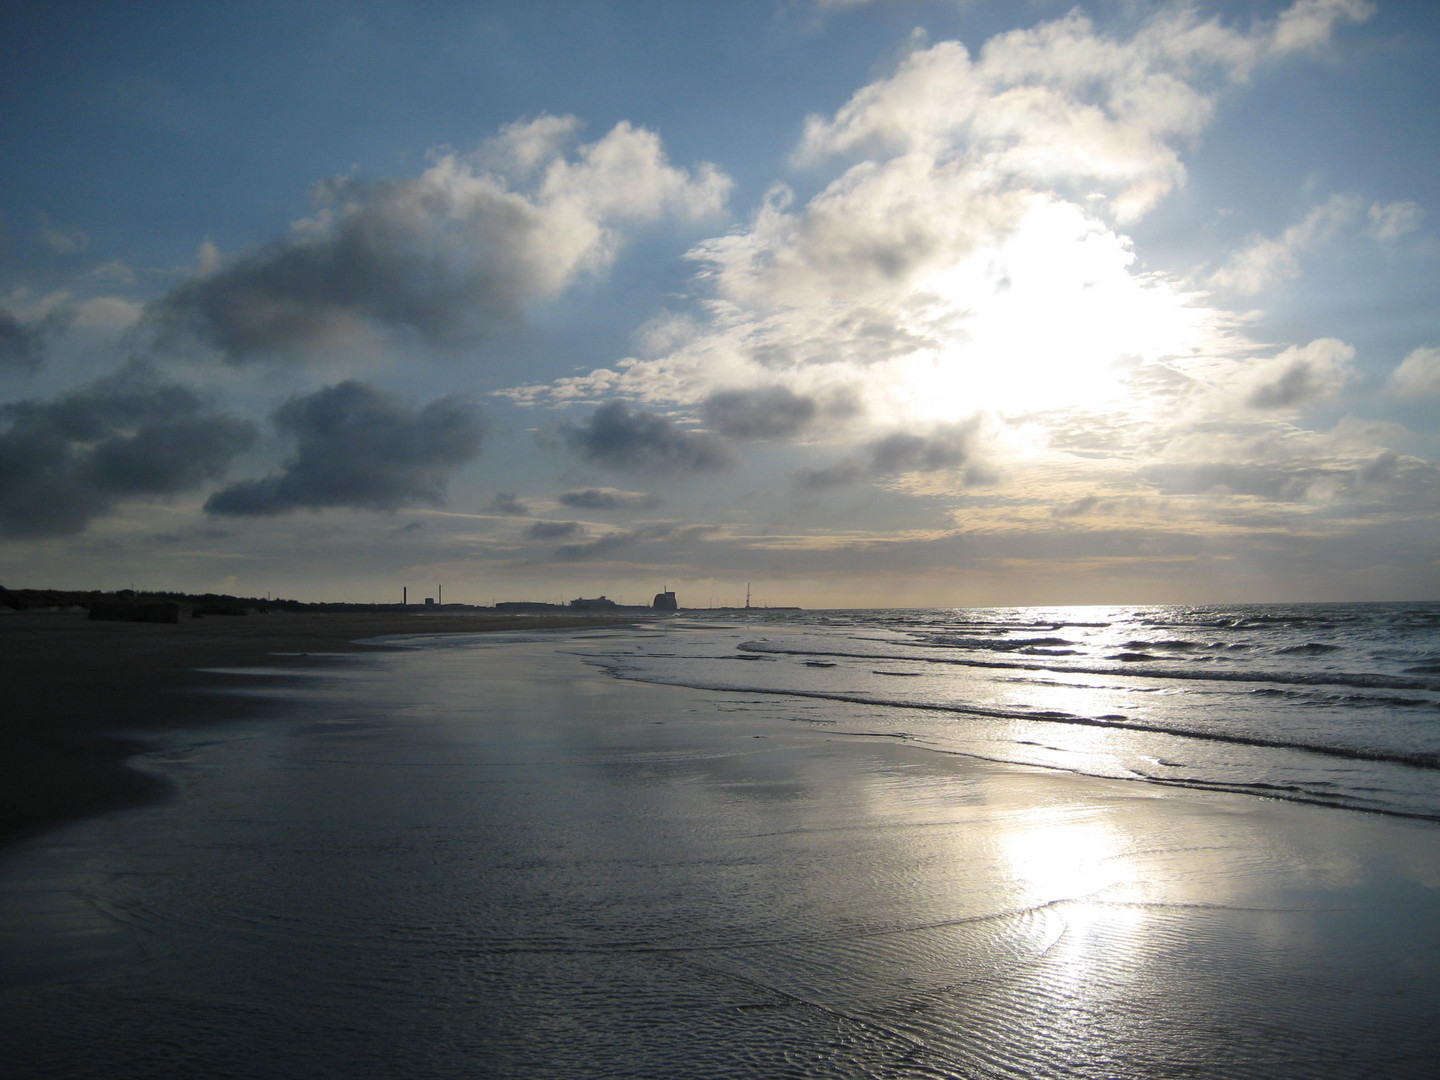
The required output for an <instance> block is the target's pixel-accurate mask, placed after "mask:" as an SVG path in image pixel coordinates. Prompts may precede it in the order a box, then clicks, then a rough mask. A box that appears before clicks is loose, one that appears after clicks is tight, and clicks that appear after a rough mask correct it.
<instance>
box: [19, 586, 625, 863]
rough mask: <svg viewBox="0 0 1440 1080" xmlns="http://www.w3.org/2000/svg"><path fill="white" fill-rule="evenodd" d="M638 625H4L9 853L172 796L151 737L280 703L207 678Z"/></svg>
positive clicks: (590, 620) (561, 619) (215, 621)
mask: <svg viewBox="0 0 1440 1080" xmlns="http://www.w3.org/2000/svg"><path fill="white" fill-rule="evenodd" d="M635 621H636V616H634V615H629V616H627V617H625V618H623V619H622V618H616V617H613V616H603V615H540V616H536V615H430V614H422V613H419V612H417V613H415V614H408V613H407V614H401V613H398V612H397V613H393V614H390V613H348V612H347V613H341V612H320V613H311V612H304V613H290V612H272V613H268V614H252V615H245V616H215V617H207V618H203V619H185V620H182V621H181V622H179V623H171V624H167V623H132V622H105V621H91V620H90V619H88V618H87V617H86V615H85V613H83V612H55V611H42V612H15V613H12V614H6V615H3V616H0V686H3V688H4V689H3V698H0V703H3V708H0V856H3V854H4V853H5V851H6V850H8V849H9V848H11V847H12V846H13V845H15V844H16V843H18V842H20V841H22V840H24V839H26V838H28V837H31V836H35V835H39V834H41V833H44V832H46V831H48V830H50V829H52V828H55V827H57V826H59V825H62V824H64V823H66V822H70V821H75V820H79V819H82V818H85V817H89V816H91V815H95V814H103V813H108V812H111V811H115V810H121V809H125V808H128V807H132V806H139V805H144V804H145V803H148V802H151V801H154V800H157V799H163V798H165V797H166V795H167V794H168V793H169V790H170V789H169V786H168V785H167V784H166V783H164V782H163V781H161V780H159V779H158V778H156V777H154V776H152V775H150V774H148V773H144V772H141V771H139V770H137V769H133V768H131V767H130V766H129V765H128V764H127V762H128V760H129V758H131V757H133V756H134V755H135V754H137V753H140V752H142V751H144V750H145V749H147V746H148V744H147V743H146V742H145V741H144V735H145V733H147V732H155V733H160V732H163V731H167V730H173V729H175V728H179V727H200V726H207V725H210V724H219V723H225V722H227V721H233V720H240V719H245V718H248V717H253V716H255V715H256V714H257V713H260V712H262V711H264V710H266V709H268V708H272V707H273V706H272V705H269V704H266V703H263V702H260V701H257V700H256V699H254V698H246V697H240V696H230V695H227V694H224V693H216V692H215V691H223V690H225V689H227V688H229V687H232V686H237V685H240V684H242V683H245V682H249V683H250V684H252V685H253V677H252V676H244V677H242V676H238V675H233V674H226V673H224V672H223V671H216V670H207V669H228V668H245V667H254V666H259V665H264V666H268V667H276V666H286V665H289V664H300V663H305V664H314V662H315V660H316V659H317V657H323V656H325V655H344V654H364V653H372V652H379V651H384V650H386V649H388V648H391V646H387V645H384V644H373V643H367V641H368V640H369V639H374V638H382V637H392V636H397V635H404V634H458V633H471V634H473V633H490V632H496V631H506V630H538V629H555V630H560V629H583V628H589V627H615V626H619V625H625V624H630V623H633V622H635Z"/></svg>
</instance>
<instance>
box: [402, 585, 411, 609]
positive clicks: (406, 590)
mask: <svg viewBox="0 0 1440 1080" xmlns="http://www.w3.org/2000/svg"><path fill="white" fill-rule="evenodd" d="M408 603H410V586H409V585H401V586H400V606H401V607H404V606H405V605H406V604H408Z"/></svg>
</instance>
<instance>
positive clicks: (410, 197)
mask: <svg viewBox="0 0 1440 1080" xmlns="http://www.w3.org/2000/svg"><path fill="white" fill-rule="evenodd" d="M577 126H578V125H577V123H576V122H575V121H574V120H573V119H570V118H556V117H540V118H539V119H536V120H534V121H531V122H529V123H526V124H515V125H511V126H509V127H507V128H505V129H504V130H503V131H502V132H501V134H500V135H499V136H497V137H496V138H495V139H493V140H491V141H490V142H489V143H487V144H486V145H485V146H484V147H482V148H481V150H480V151H478V152H477V153H476V154H474V155H471V156H469V157H465V156H461V155H458V154H453V153H446V154H442V155H439V156H438V157H437V158H436V159H435V161H434V164H433V165H432V166H431V167H430V168H429V169H427V170H426V171H425V172H424V173H423V174H422V175H420V176H419V177H416V178H413V179H408V180H382V181H375V182H366V181H362V180H359V179H356V178H353V177H338V178H336V179H333V180H331V181H328V182H326V183H324V184H321V185H319V186H318V188H317V193H316V202H317V208H316V212H315V213H314V214H313V215H312V216H311V217H308V218H305V219H303V220H301V221H298V222H296V223H295V224H294V225H293V226H292V227H291V229H290V231H289V233H288V234H287V235H286V236H284V237H283V238H280V239H277V240H275V241H274V242H272V243H270V244H269V245H267V246H265V247H262V248H260V249H258V250H255V251H250V252H247V253H244V254H241V255H239V256H237V257H235V258H233V259H231V260H229V261H223V260H222V261H218V265H214V266H202V268H201V270H200V272H198V273H196V274H195V275H194V276H193V277H191V278H190V279H189V280H187V281H186V282H184V283H183V284H181V285H180V286H178V287H177V288H175V289H174V290H172V291H171V292H170V293H169V294H168V295H167V296H165V297H163V298H162V299H161V300H159V301H158V302H157V303H156V304H154V305H153V306H152V309H151V311H150V317H151V320H152V323H153V324H154V326H155V327H156V329H157V332H158V335H159V339H160V341H161V342H162V344H165V345H168V346H169V347H181V346H183V345H185V344H186V343H188V342H190V341H192V340H199V341H201V342H204V343H205V344H208V345H210V346H212V347H214V348H215V349H217V350H219V352H220V353H221V355H222V356H223V357H224V358H225V359H226V360H228V361H231V362H236V363H239V362H245V361H250V360H257V359H269V358H277V357H279V358H291V359H296V358H303V357H304V356H306V354H307V353H308V352H309V351H311V350H313V349H324V348H328V347H335V346H343V345H346V344H350V343H353V342H354V341H355V340H357V338H362V337H363V336H364V335H366V334H367V333H369V332H372V331H374V330H377V329H379V330H388V331H399V332H404V333H409V334H413V335H415V336H417V337H418V338H419V339H421V340H422V341H424V342H426V343H428V344H432V345H442V346H444V345H454V344H457V343H460V342H465V341H470V340H473V339H477V338H483V337H485V336H486V335H487V334H488V333H490V332H492V331H493V330H495V329H496V328H497V327H500V326H504V325H507V324H513V323H515V322H516V321H517V320H519V319H521V318H522V317H523V314H524V311H525V309H526V305H527V304H528V303H529V302H531V301H533V300H536V299H538V298H542V297H546V296H551V295H554V294H556V293H558V292H559V291H560V290H562V289H563V288H564V287H565V286H566V285H567V284H568V283H570V282H571V281H572V280H574V279H575V278H576V276H577V275H580V274H584V273H588V272H597V271H600V270H603V269H604V268H605V267H607V266H609V265H610V264H611V263H612V262H613V261H614V259H615V257H616V255H617V253H618V251H619V249H620V247H621V246H622V243H623V240H624V236H625V231H626V230H627V229H632V228H634V227H636V226H639V225H643V224H645V223H649V222H654V221H658V220H660V219H662V218H667V217H668V218H678V219H689V220H695V219H702V218H704V217H707V216H710V215H713V214H714V213H716V212H717V211H718V210H720V209H721V208H722V207H723V205H724V202H725V199H726V198H727V195H728V191H729V187H730V181H729V179H728V178H727V177H725V176H724V175H723V174H722V173H720V172H719V171H718V170H716V169H715V168H714V167H713V166H710V165H702V166H700V167H698V168H697V169H695V170H694V171H693V172H692V171H690V170H686V169H681V168H677V167H675V166H673V165H671V164H670V163H669V161H668V160H667V159H666V156H665V153H664V150H663V148H662V146H661V143H660V139H659V137H658V136H657V135H655V134H654V133H653V132H650V131H646V130H644V129H642V128H636V127H633V126H632V125H630V124H628V123H623V122H622V123H620V124H617V125H616V126H615V127H614V128H613V129H611V131H610V132H609V133H607V134H606V135H605V136H603V137H602V138H600V139H599V140H597V141H596V142H593V143H587V144H583V145H580V146H578V147H574V148H573V149H572V143H573V141H574V139H573V136H574V133H575V130H576V127H577ZM206 261H207V262H215V261H216V260H206Z"/></svg>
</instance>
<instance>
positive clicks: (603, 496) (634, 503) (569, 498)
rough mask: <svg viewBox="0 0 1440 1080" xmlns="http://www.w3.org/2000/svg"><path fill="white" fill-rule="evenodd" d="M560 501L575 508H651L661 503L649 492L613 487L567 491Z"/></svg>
mask: <svg viewBox="0 0 1440 1080" xmlns="http://www.w3.org/2000/svg"><path fill="white" fill-rule="evenodd" d="M560 502H561V504H562V505H564V506H568V507H571V508H572V509H575V510H650V509H653V508H654V507H656V506H659V505H660V500H659V499H657V498H656V497H655V496H654V495H651V494H649V493H648V492H644V491H622V490H621V489H619V488H612V487H591V488H579V489H577V490H575V491H567V492H565V493H564V494H562V495H561V496H560Z"/></svg>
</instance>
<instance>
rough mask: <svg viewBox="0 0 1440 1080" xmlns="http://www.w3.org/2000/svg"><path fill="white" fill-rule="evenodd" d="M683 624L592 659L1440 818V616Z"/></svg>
mask: <svg viewBox="0 0 1440 1080" xmlns="http://www.w3.org/2000/svg"><path fill="white" fill-rule="evenodd" d="M681 628H683V632H681V633H669V634H656V635H653V636H650V637H648V638H642V639H640V640H637V641H635V642H633V643H630V642H627V643H626V644H625V645H623V646H621V647H615V648H610V649H594V650H587V651H586V655H587V657H588V658H589V659H590V660H591V662H593V663H597V664H600V665H601V666H603V667H604V668H605V669H606V670H607V671H609V672H610V673H611V674H612V675H614V676H616V677H618V678H624V679H635V680H640V681H646V682H659V683H670V684H674V685H681V686H690V687H696V688H700V689H707V690H724V691H730V692H733V693H736V694H741V695H764V696H766V697H779V698H785V699H789V700H790V701H791V702H793V708H794V709H795V712H796V715H797V717H799V716H808V717H809V718H810V719H812V720H815V721H816V722H818V723H825V722H826V721H827V717H828V714H829V712H830V711H832V710H828V709H827V703H846V704H848V705H852V706H861V707H863V712H862V713H860V714H858V716H859V718H862V719H863V722H864V723H865V724H866V725H867V726H868V728H869V729H871V730H873V731H875V732H876V733H881V734H884V735H887V736H890V737H893V738H896V739H903V740H906V741H909V742H911V743H913V744H915V745H917V746H924V747H927V748H930V749H933V750H936V751H943V752H948V753H957V754H965V755H970V756H974V757H980V758H987V759H991V760H996V761H1006V762H1014V763H1017V764H1023V765H1033V766H1041V767H1044V768H1049V769H1060V770H1065V771H1069V772H1075V773H1081V774H1085V775H1090V776H1103V777H1113V778H1118V779H1124V780H1134V781H1140V782H1144V783H1147V784H1162V785H1172V786H1180V787H1192V788H1210V789H1217V790H1224V791H1234V792H1244V793H1247V794H1251V795H1256V796H1262V797H1265V798H1272V799H1289V800H1294V801H1297V802H1308V803H1317V804H1321V805H1325V806H1335V807H1344V808H1347V809H1351V810H1363V811H1371V812H1375V813H1382V814H1394V815H1400V816H1405V817H1415V818H1423V819H1429V820H1440V604H1436V603H1418V604H1416V603H1410V604H1407V603H1388V604H1387V603H1378V604H1297V605H1274V604H1267V605H1232V606H1208V605H1206V606H1195V605H1185V606H1178V605H1173V606H1116V607H1052V608H1044V607H1014V608H951V609H943V608H941V609H935V608H924V609H913V610H903V609H895V610H858V611H815V612H805V611H793V610H777V611H775V612H767V611H766V610H764V609H751V610H745V611H739V612H727V613H725V614H724V615H722V616H721V617H720V618H714V617H711V618H709V619H706V620H704V621H703V622H702V621H698V620H694V619H693V618H692V619H691V620H687V621H684V622H682V624H681ZM856 716H857V714H855V713H854V712H851V713H849V714H847V720H850V719H853V718H856Z"/></svg>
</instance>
